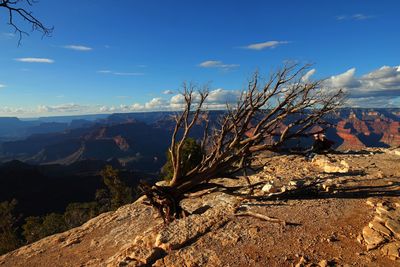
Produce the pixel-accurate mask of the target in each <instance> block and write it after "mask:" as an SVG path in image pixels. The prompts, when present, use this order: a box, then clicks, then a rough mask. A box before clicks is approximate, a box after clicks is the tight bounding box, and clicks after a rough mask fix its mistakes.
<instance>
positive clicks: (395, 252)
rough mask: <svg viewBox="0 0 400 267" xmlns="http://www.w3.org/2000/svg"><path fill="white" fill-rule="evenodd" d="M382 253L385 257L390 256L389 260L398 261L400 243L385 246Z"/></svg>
mask: <svg viewBox="0 0 400 267" xmlns="http://www.w3.org/2000/svg"><path fill="white" fill-rule="evenodd" d="M381 251H382V253H383V254H384V255H386V256H389V258H391V259H393V260H396V259H399V258H400V243H399V242H391V243H388V244H385V245H384V246H383V247H382V248H381Z"/></svg>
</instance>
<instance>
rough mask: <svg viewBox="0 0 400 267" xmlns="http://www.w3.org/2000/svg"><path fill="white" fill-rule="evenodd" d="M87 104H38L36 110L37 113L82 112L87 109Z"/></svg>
mask: <svg viewBox="0 0 400 267" xmlns="http://www.w3.org/2000/svg"><path fill="white" fill-rule="evenodd" d="M87 108H88V106H83V105H79V104H74V103H66V104H60V105H53V106H47V105H39V106H38V108H37V111H38V112H39V113H53V112H54V113H71V112H84V111H87Z"/></svg>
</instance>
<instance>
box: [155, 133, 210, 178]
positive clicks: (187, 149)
mask: <svg viewBox="0 0 400 267" xmlns="http://www.w3.org/2000/svg"><path fill="white" fill-rule="evenodd" d="M202 157H203V153H202V151H201V146H200V145H199V144H198V143H197V142H196V140H195V139H193V138H188V139H186V140H185V141H184V143H183V147H182V172H183V175H185V174H186V173H188V172H189V171H190V170H192V169H193V168H195V167H196V166H197V165H198V164H199V163H200V162H201V159H202ZM161 175H162V177H163V179H164V180H166V181H170V180H171V179H172V177H173V175H174V169H173V167H172V160H171V154H170V153H169V151H167V162H166V163H165V165H164V166H163V167H162V169H161Z"/></svg>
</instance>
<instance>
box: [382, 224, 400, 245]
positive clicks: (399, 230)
mask: <svg viewBox="0 0 400 267" xmlns="http://www.w3.org/2000/svg"><path fill="white" fill-rule="evenodd" d="M385 226H386V227H387V228H388V229H389V230H390V231H392V233H393V235H394V236H395V237H396V238H398V239H399V240H400V222H398V221H395V220H391V219H388V220H386V223H385Z"/></svg>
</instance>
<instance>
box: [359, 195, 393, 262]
mask: <svg viewBox="0 0 400 267" xmlns="http://www.w3.org/2000/svg"><path fill="white" fill-rule="evenodd" d="M367 204H368V205H370V206H372V207H374V208H375V213H376V215H375V217H374V219H373V220H372V221H370V222H369V223H368V226H365V227H364V228H363V230H362V239H360V240H359V241H360V242H362V243H365V244H366V247H367V250H372V249H378V248H380V251H381V253H382V254H383V255H385V256H388V257H389V258H390V259H392V260H400V205H398V203H393V202H386V203H383V202H378V203H373V202H372V201H371V200H367Z"/></svg>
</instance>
